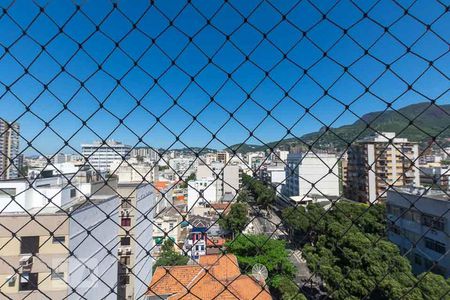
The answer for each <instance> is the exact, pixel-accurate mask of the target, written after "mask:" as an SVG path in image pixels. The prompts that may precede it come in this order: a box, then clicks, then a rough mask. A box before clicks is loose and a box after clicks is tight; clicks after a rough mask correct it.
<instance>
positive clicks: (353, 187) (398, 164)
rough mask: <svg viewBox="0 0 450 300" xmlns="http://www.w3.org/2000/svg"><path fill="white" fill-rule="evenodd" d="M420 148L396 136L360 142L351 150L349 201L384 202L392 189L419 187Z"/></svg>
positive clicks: (348, 184)
mask: <svg viewBox="0 0 450 300" xmlns="http://www.w3.org/2000/svg"><path fill="white" fill-rule="evenodd" d="M418 155H419V146H418V144H417V143H413V142H409V141H408V140H407V139H405V138H396V137H395V133H393V132H383V133H381V134H376V135H374V136H371V137H368V138H365V139H362V140H359V141H357V142H356V143H355V144H354V145H352V146H351V147H350V148H349V150H348V162H347V184H346V187H345V188H346V191H345V194H346V197H347V198H349V199H352V200H356V201H362V202H371V203H373V202H377V201H383V200H384V199H385V198H386V190H387V189H388V188H389V186H396V187H399V186H419V185H420V174H419V170H418V168H417V167H415V164H416V165H417V166H418V161H417V158H418Z"/></svg>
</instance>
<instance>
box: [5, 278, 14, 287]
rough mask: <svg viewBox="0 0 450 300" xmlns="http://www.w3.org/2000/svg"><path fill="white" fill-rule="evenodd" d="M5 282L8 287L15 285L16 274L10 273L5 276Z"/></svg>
mask: <svg viewBox="0 0 450 300" xmlns="http://www.w3.org/2000/svg"><path fill="white" fill-rule="evenodd" d="M5 282H7V283H8V286H9V287H13V286H15V285H16V275H10V276H8V277H6V280H5Z"/></svg>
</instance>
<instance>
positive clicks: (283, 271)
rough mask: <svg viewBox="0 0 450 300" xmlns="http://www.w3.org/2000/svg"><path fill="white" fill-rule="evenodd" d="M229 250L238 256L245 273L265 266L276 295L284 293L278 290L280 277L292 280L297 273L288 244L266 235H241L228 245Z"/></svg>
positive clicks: (268, 279) (270, 285)
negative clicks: (288, 251)
mask: <svg viewBox="0 0 450 300" xmlns="http://www.w3.org/2000/svg"><path fill="white" fill-rule="evenodd" d="M227 249H228V250H229V251H230V252H231V253H233V254H235V255H236V257H237V259H238V261H239V266H240V268H241V270H242V272H243V273H251V271H252V268H253V266H254V265H256V264H261V265H263V266H265V267H266V268H267V271H268V278H267V279H266V282H267V284H268V286H269V287H270V289H271V290H272V292H273V293H274V294H277V295H280V294H281V293H282V292H281V291H280V290H278V289H279V288H280V286H281V285H280V276H282V277H284V278H285V279H289V280H291V279H293V278H294V275H295V273H296V269H295V266H294V265H293V264H292V263H291V261H290V260H289V257H288V253H287V251H286V243H285V242H284V241H282V240H274V239H271V238H269V237H268V236H266V235H239V236H238V237H236V239H234V240H233V241H230V242H229V243H228V244H227ZM296 291H298V288H296V289H295V292H296ZM284 293H286V291H284ZM292 293H294V291H292ZM286 299H287V298H286ZM295 299H296V298H295Z"/></svg>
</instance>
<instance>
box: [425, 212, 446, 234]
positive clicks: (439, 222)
mask: <svg viewBox="0 0 450 300" xmlns="http://www.w3.org/2000/svg"><path fill="white" fill-rule="evenodd" d="M422 225H424V226H428V227H431V228H433V229H436V230H441V231H443V230H444V227H445V221H444V218H440V217H435V216H431V215H425V214H424V215H422Z"/></svg>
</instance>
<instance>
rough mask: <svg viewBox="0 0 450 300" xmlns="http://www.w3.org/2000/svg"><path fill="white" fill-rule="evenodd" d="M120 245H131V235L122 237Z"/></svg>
mask: <svg viewBox="0 0 450 300" xmlns="http://www.w3.org/2000/svg"><path fill="white" fill-rule="evenodd" d="M120 245H122V246H129V245H130V237H129V236H126V237H122V238H120Z"/></svg>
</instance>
